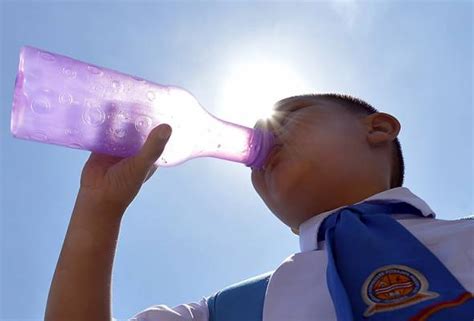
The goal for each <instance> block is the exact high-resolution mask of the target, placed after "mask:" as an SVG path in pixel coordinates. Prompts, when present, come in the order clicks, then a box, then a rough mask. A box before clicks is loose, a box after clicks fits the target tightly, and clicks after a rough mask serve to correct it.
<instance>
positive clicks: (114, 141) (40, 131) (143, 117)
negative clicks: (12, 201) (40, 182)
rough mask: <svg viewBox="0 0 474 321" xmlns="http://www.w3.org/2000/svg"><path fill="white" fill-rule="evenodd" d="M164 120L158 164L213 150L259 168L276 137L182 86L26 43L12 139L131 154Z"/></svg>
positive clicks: (17, 84) (214, 154)
mask: <svg viewBox="0 0 474 321" xmlns="http://www.w3.org/2000/svg"><path fill="white" fill-rule="evenodd" d="M160 123H167V124H169V125H170V126H171V127H172V128H173V134H172V135H171V138H170V140H169V141H168V144H167V145H166V148H165V150H164V152H163V154H162V156H161V157H160V158H159V160H158V161H157V164H158V165H160V166H173V165H178V164H181V163H183V162H185V161H187V160H189V159H192V158H197V157H204V156H210V157H216V158H221V159H226V160H230V161H234V162H239V163H243V164H245V165H246V166H249V167H253V168H261V167H262V166H263V164H264V161H265V158H266V156H267V154H268V152H269V151H270V149H271V148H272V146H273V142H274V137H273V134H272V133H271V132H269V131H263V130H261V129H258V128H257V129H252V128H248V127H245V126H240V125H237V124H233V123H230V122H226V121H223V120H220V119H218V118H216V117H214V116H212V115H211V114H209V113H208V112H207V111H206V110H204V109H203V108H202V107H201V105H200V104H199V102H198V101H197V100H196V99H195V98H194V96H193V95H192V94H190V93H189V92H188V91H186V90H185V89H182V88H179V87H175V86H162V85H159V84H156V83H153V82H150V81H147V80H144V79H141V78H137V77H133V76H129V75H126V74H123V73H120V72H117V71H113V70H110V69H106V68H102V67H97V66H94V65H91V64H87V63H84V62H81V61H77V60H75V59H71V58H69V57H65V56H62V55H58V54H53V53H50V52H46V51H43V50H40V49H36V48H33V47H29V46H25V47H22V48H21V51H20V62H19V67H18V74H17V77H16V82H15V92H14V98H13V109H12V115H11V132H12V134H13V136H14V137H17V138H21V139H26V140H33V141H38V142H42V143H48V144H56V145H62V146H67V147H71V148H77V149H84V150H89V151H94V152H98V153H103V154H110V155H115V156H120V157H127V156H131V155H134V154H135V153H136V152H137V151H138V150H139V149H140V147H141V146H142V145H143V143H144V142H145V139H146V137H147V136H148V134H149V132H150V131H151V129H153V128H154V127H156V126H157V125H158V124H160Z"/></svg>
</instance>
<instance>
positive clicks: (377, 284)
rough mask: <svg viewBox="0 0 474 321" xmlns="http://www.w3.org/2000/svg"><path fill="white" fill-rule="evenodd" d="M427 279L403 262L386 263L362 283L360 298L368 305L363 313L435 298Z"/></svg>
mask: <svg viewBox="0 0 474 321" xmlns="http://www.w3.org/2000/svg"><path fill="white" fill-rule="evenodd" d="M428 286H429V284H428V280H427V279H426V278H425V276H424V275H423V274H421V273H420V272H419V271H417V270H415V269H412V268H410V267H408V266H405V265H386V266H383V267H381V268H379V269H377V270H375V271H374V272H372V274H370V276H369V277H368V278H367V279H366V280H365V282H364V285H363V286H362V298H363V299H364V302H365V303H366V304H367V305H368V308H367V310H365V312H364V316H365V317H368V316H371V315H373V314H375V313H379V312H385V311H392V310H396V309H401V308H404V307H407V306H410V305H413V304H417V303H419V302H422V301H425V300H429V299H432V298H436V297H437V296H439V294H438V293H435V292H429V291H428Z"/></svg>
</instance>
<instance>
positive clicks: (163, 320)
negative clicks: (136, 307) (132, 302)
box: [128, 298, 209, 321]
mask: <svg viewBox="0 0 474 321" xmlns="http://www.w3.org/2000/svg"><path fill="white" fill-rule="evenodd" d="M191 320H192V321H209V310H208V307H207V298H202V299H201V300H200V301H199V302H192V303H188V304H180V305H177V306H175V307H173V308H170V307H168V306H166V305H162V304H160V305H153V306H151V307H149V308H146V309H145V310H143V311H141V312H139V313H138V314H136V315H134V316H133V317H132V318H130V319H128V321H191Z"/></svg>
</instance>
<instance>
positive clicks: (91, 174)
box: [45, 125, 171, 321]
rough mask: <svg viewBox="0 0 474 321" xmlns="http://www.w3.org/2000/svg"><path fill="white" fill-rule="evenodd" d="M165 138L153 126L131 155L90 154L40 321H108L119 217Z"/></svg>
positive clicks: (165, 132) (163, 129) (163, 130)
mask: <svg viewBox="0 0 474 321" xmlns="http://www.w3.org/2000/svg"><path fill="white" fill-rule="evenodd" d="M170 134H171V128H170V127H169V126H168V125H159V126H158V127H156V128H154V129H153V130H152V131H151V132H150V134H149V135H148V138H147V140H146V142H145V144H144V145H143V146H142V148H141V150H140V151H139V152H138V153H137V154H136V155H135V156H132V157H128V158H123V159H122V158H118V157H114V156H108V155H101V154H96V153H91V155H90V157H89V159H88V160H87V162H86V164H85V165H84V169H83V170H82V175H81V187H80V190H79V193H78V196H77V199H76V203H75V206H74V210H73V213H72V217H71V221H70V223H69V227H68V230H67V233H66V238H65V240H64V244H63V248H62V250H61V254H60V256H59V260H58V264H57V266H56V271H55V273H54V276H53V281H52V284H51V288H50V292H49V296H48V303H47V306H46V312H45V320H46V321H65V320H67V321H86V320H87V321H109V320H111V318H112V314H111V293H110V292H111V274H112V265H113V259H114V254H115V247H116V243H117V238H118V234H119V229H120V222H121V220H122V216H123V214H124V212H125V210H126V208H127V207H128V205H129V204H130V203H131V202H132V201H133V199H134V198H135V196H136V195H137V194H138V192H139V190H140V188H141V186H142V184H143V183H144V182H145V181H146V180H147V179H148V178H150V177H151V175H153V172H154V171H155V170H156V166H155V162H156V160H157V159H158V158H159V157H160V155H161V153H162V152H163V150H164V147H165V145H166V143H167V141H168V138H169V136H170Z"/></svg>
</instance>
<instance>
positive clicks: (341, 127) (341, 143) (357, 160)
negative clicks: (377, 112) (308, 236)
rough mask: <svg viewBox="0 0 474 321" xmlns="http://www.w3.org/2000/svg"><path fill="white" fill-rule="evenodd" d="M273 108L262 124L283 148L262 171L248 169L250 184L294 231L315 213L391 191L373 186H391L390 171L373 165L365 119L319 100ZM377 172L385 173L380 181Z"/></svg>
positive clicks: (296, 101) (294, 101) (293, 101)
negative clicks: (272, 115)
mask: <svg viewBox="0 0 474 321" xmlns="http://www.w3.org/2000/svg"><path fill="white" fill-rule="evenodd" d="M275 110H276V114H275V117H274V120H273V121H269V122H267V123H266V124H265V126H267V127H268V128H269V129H271V130H273V131H274V133H275V135H276V137H277V144H281V147H277V148H276V150H275V151H274V152H272V153H271V154H270V155H269V158H268V159H267V163H266V167H265V168H264V170H262V171H258V170H252V184H253V186H254V188H255V189H256V191H257V193H258V194H259V195H260V197H261V198H262V199H263V201H264V202H265V203H266V205H267V206H268V208H269V209H270V210H271V211H272V212H273V213H274V214H275V215H276V216H277V217H278V218H279V219H280V220H281V221H283V222H284V223H285V224H286V225H288V226H290V227H293V228H295V229H296V228H298V226H299V224H301V223H302V222H304V221H305V220H306V219H308V218H310V217H312V216H314V215H316V214H318V213H322V212H324V211H327V210H330V209H333V208H337V207H340V206H343V205H347V204H352V203H354V202H356V201H358V198H360V199H363V198H365V197H367V196H364V195H366V194H367V193H377V192H379V191H381V190H384V189H383V188H385V189H388V188H389V187H388V186H384V187H382V186H379V187H377V186H376V185H387V184H389V176H390V170H391V169H390V164H383V165H381V166H379V165H380V164H377V163H374V153H377V154H376V155H382V154H381V152H382V151H381V150H380V151H379V150H377V151H375V150H374V147H373V146H371V144H370V143H368V135H370V133H369V131H370V126H368V125H367V121H366V119H367V117H364V116H357V115H354V114H352V113H350V112H349V111H347V110H345V109H344V107H342V106H339V105H337V104H336V103H334V102H331V101H327V100H323V99H318V100H317V101H315V100H309V99H307V100H304V99H303V100H302V99H301V98H299V99H284V100H282V101H280V102H279V103H277V105H276V108H275ZM279 110H281V112H280V111H279ZM277 123H279V124H277ZM256 126H262V125H261V124H259V123H257V125H256ZM397 133H398V132H397ZM395 136H396V135H395ZM385 147H387V146H385ZM385 154H387V155H388V154H389V153H388V152H386V151H385ZM378 157H380V156H378ZM383 157H385V156H383ZM378 160H379V161H380V158H379V159H378ZM384 163H390V161H389V159H388V161H387V162H384ZM387 166H388V167H387ZM378 172H384V173H383V175H382V176H383V177H381V178H380V179H378V178H377V177H376V176H378V175H377V173H378ZM385 180H386V181H385ZM354 182H357V186H355V184H354ZM385 183H387V184H385ZM377 189H379V190H377ZM380 189H381V190H380ZM369 195H370V194H369Z"/></svg>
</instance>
